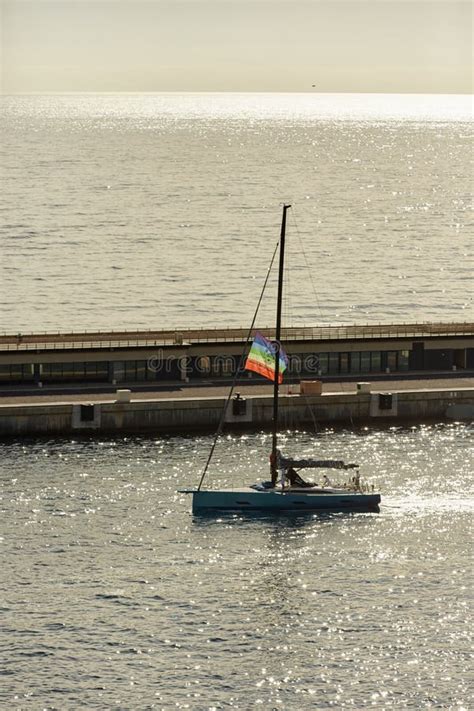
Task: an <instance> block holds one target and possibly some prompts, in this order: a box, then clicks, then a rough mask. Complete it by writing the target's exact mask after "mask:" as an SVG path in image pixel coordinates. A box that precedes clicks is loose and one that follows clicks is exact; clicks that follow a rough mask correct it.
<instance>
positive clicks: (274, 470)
mask: <svg viewBox="0 0 474 711" xmlns="http://www.w3.org/2000/svg"><path fill="white" fill-rule="evenodd" d="M290 207H291V205H283V215H282V219H281V233H280V263H279V267H278V296H277V312H276V329H275V380H274V383H273V430H272V456H271V459H270V461H271V475H272V484H273V486H275V484H276V482H277V477H278V462H277V435H278V389H279V382H278V380H279V375H280V337H281V309H282V302H283V269H284V264H285V234H286V211H287V210H288V209H289V208H290Z"/></svg>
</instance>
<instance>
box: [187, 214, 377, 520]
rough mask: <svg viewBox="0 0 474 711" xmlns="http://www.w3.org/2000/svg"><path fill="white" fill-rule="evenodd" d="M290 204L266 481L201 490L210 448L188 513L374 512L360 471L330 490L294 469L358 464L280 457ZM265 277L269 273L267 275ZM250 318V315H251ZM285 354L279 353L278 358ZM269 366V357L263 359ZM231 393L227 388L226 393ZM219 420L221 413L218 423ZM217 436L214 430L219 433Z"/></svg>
mask: <svg viewBox="0 0 474 711" xmlns="http://www.w3.org/2000/svg"><path fill="white" fill-rule="evenodd" d="M290 207H291V205H283V216H282V222H281V232H280V241H279V269H278V294H277V312H276V329H275V341H274V344H273V357H274V360H273V363H272V364H271V366H272V370H273V421H272V426H273V429H272V451H271V455H270V474H271V480H270V481H268V482H261V483H257V484H252V485H250V486H248V487H244V488H240V489H203V487H202V485H203V482H204V478H205V475H206V472H207V467H208V465H209V462H210V459H211V457H212V453H213V450H214V446H215V444H216V441H217V436H218V435H217V436H216V439H215V440H214V444H213V447H212V449H211V453H210V455H209V459H208V461H207V464H206V467H205V469H204V472H203V474H202V476H201V480H200V482H199V486H198V487H197V489H186V490H181V491H182V493H189V494H192V496H193V512H194V513H203V512H212V511H214V512H220V511H259V512H272V511H275V512H279V511H378V510H379V503H380V494H379V493H376V492H375V491H371V492H370V493H369V492H368V491H366V490H364V489H363V487H361V485H360V479H359V474H358V473H356V475H355V476H353V477H352V478H351V482H350V484H346V485H345V486H343V487H340V488H334V487H332V486H331V485H330V484H329V479H328V478H327V476H325V477H324V480H325V481H326V485H323V486H317V485H314V484H310V483H308V482H306V481H305V480H304V479H303V478H302V477H301V475H300V474H299V473H298V471H297V470H298V469H308V468H311V469H318V468H320V469H342V470H348V469H356V470H357V471H358V465H356V464H346V463H345V462H344V461H341V460H333V459H330V460H317V459H292V458H291V457H285V456H283V454H282V453H281V451H280V450H279V448H278V423H279V419H278V404H279V401H278V396H279V387H280V383H281V380H282V373H281V370H282V367H284V365H282V364H283V363H284V360H283V358H282V356H283V351H282V348H281V345H280V335H281V316H282V302H283V274H284V262H285V234H286V213H287V211H288V209H289V208H290ZM267 278H268V276H267ZM254 320H255V318H254ZM283 357H284V356H283ZM267 366H268V359H267ZM231 392H232V391H231ZM229 401H230V395H229V397H228V399H227V401H226V406H225V407H224V415H225V411H226V408H227V406H228V404H229ZM223 421H224V417H223V419H222V422H223ZM218 434H219V433H218Z"/></svg>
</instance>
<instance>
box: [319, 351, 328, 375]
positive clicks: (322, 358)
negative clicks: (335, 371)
mask: <svg viewBox="0 0 474 711" xmlns="http://www.w3.org/2000/svg"><path fill="white" fill-rule="evenodd" d="M328 369H329V354H328V353H319V356H318V373H319V374H320V375H326V373H327V372H328Z"/></svg>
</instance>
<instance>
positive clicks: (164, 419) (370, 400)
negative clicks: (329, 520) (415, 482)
mask: <svg viewBox="0 0 474 711" xmlns="http://www.w3.org/2000/svg"><path fill="white" fill-rule="evenodd" d="M224 402H225V398H222V397H205V398H204V397H203V398H183V397H181V398H176V399H158V398H157V399H154V400H150V399H136V400H133V399H132V400H130V401H129V402H128V401H123V400H120V399H119V400H117V401H115V402H111V401H95V402H91V403H86V404H84V403H75V402H48V403H35V404H28V403H18V404H14V405H12V404H8V405H0V437H12V436H13V437H15V436H29V435H48V436H52V435H68V434H80V433H84V434H87V433H90V434H94V433H99V432H107V433H127V432H154V433H156V434H165V433H187V432H190V431H209V432H211V431H215V429H216V428H217V426H218V423H219V421H220V418H221V415H222V410H223V405H224ZM280 417H281V427H282V428H283V429H284V428H298V427H305V426H308V425H314V423H316V422H317V423H318V424H323V425H324V424H333V423H341V424H342V423H345V422H353V423H362V422H372V423H373V424H377V423H380V424H381V423H387V422H394V423H395V422H398V423H400V422H403V421H404V420H406V421H409V420H419V421H423V420H433V419H439V420H443V419H446V418H448V419H449V418H451V419H453V420H461V419H468V420H469V419H474V389H472V388H459V389H457V390H449V389H443V390H410V391H398V392H396V393H379V392H377V393H371V392H357V393H344V394H342V393H341V394H333V393H331V394H324V395H311V396H302V395H283V396H282V397H281V398H280ZM271 420H272V398H271V397H270V396H255V397H254V396H251V397H247V398H241V399H240V400H239V402H238V404H236V402H235V400H234V401H232V402H231V403H230V405H229V408H228V411H227V415H226V427H227V428H228V429H238V428H245V429H259V428H265V427H268V426H269V425H270V423H271Z"/></svg>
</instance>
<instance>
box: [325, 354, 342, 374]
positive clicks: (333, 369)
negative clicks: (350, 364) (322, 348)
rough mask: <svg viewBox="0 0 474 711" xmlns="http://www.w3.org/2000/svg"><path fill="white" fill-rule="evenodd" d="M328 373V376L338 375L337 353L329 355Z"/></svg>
mask: <svg viewBox="0 0 474 711" xmlns="http://www.w3.org/2000/svg"><path fill="white" fill-rule="evenodd" d="M328 373H329V374H330V375H338V373H339V353H329V363H328Z"/></svg>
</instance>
